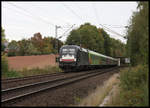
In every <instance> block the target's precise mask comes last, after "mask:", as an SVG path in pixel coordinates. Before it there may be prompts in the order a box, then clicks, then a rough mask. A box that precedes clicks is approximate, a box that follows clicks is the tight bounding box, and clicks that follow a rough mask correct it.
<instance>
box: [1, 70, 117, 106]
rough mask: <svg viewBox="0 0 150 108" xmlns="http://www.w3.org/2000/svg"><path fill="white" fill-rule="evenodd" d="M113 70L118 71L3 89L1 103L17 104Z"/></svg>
mask: <svg viewBox="0 0 150 108" xmlns="http://www.w3.org/2000/svg"><path fill="white" fill-rule="evenodd" d="M115 69H118V67H115V68H110V69H103V70H102V69H101V70H94V71H89V72H84V73H81V74H80V73H78V74H75V75H72V76H68V77H63V78H62V77H60V78H56V79H53V80H48V81H43V82H38V83H33V84H27V85H23V86H18V87H14V88H9V89H5V90H2V91H1V93H2V100H1V103H2V105H4V106H5V105H7V104H8V103H15V102H17V100H19V99H22V98H24V97H26V96H30V95H32V94H36V93H39V92H43V91H45V90H50V89H54V88H57V87H61V86H64V85H67V84H71V83H74V82H77V81H79V80H82V79H86V78H89V77H92V76H96V75H99V74H103V73H105V72H109V71H112V70H115Z"/></svg>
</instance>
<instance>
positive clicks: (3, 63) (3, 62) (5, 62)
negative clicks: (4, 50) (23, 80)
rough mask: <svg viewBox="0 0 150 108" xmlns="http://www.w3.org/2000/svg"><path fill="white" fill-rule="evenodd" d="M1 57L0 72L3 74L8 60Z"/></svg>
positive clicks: (6, 70) (5, 71)
mask: <svg viewBox="0 0 150 108" xmlns="http://www.w3.org/2000/svg"><path fill="white" fill-rule="evenodd" d="M1 59H2V62H1V67H2V68H1V72H2V74H5V73H7V72H8V68H9V67H8V60H7V59H6V57H5V56H2V57H1Z"/></svg>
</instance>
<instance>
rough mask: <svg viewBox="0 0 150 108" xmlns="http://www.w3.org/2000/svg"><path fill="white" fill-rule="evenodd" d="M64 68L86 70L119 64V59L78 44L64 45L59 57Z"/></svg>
mask: <svg viewBox="0 0 150 108" xmlns="http://www.w3.org/2000/svg"><path fill="white" fill-rule="evenodd" d="M57 62H58V63H59V68H61V69H62V70H65V71H67V70H86V69H97V68H102V67H111V66H118V65H119V64H120V61H119V59H115V58H112V57H109V56H106V55H103V54H100V53H97V52H95V51H91V50H89V49H85V48H82V47H80V46H77V45H63V46H62V47H61V48H60V50H59V57H58V58H57Z"/></svg>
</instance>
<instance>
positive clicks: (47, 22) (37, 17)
mask: <svg viewBox="0 0 150 108" xmlns="http://www.w3.org/2000/svg"><path fill="white" fill-rule="evenodd" d="M7 3H8V4H11V5H12V6H14V7H16V8H18V9H20V10H23V11H25V12H26V13H28V14H30V15H31V16H32V17H34V16H33V15H34V14H33V13H31V12H29V11H27V10H26V9H24V8H22V7H20V6H17V5H15V4H13V3H10V2H7ZM34 18H36V19H38V20H39V19H40V20H41V21H43V22H44V23H46V24H50V25H52V26H55V25H54V24H53V23H51V22H49V21H46V20H44V19H42V18H41V17H39V16H36V17H34Z"/></svg>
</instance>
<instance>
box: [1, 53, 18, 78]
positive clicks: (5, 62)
mask: <svg viewBox="0 0 150 108" xmlns="http://www.w3.org/2000/svg"><path fill="white" fill-rule="evenodd" d="M1 67H2V68H1V72H2V77H4V78H12V77H19V76H20V75H19V73H17V72H16V71H15V70H9V66H8V60H7V59H6V57H5V56H2V62H1Z"/></svg>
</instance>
